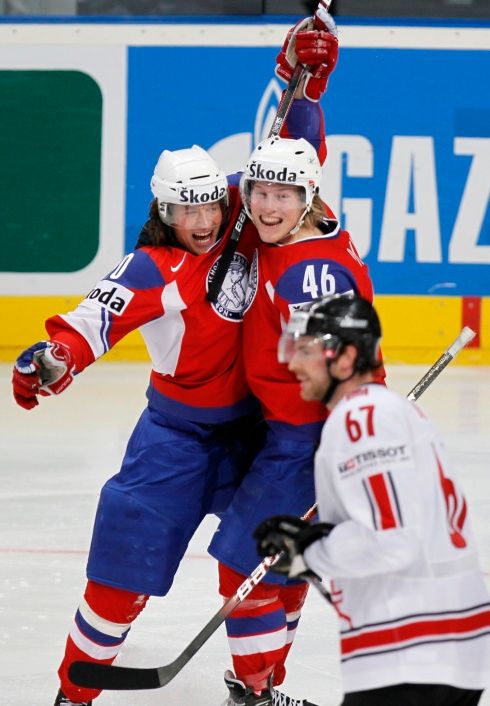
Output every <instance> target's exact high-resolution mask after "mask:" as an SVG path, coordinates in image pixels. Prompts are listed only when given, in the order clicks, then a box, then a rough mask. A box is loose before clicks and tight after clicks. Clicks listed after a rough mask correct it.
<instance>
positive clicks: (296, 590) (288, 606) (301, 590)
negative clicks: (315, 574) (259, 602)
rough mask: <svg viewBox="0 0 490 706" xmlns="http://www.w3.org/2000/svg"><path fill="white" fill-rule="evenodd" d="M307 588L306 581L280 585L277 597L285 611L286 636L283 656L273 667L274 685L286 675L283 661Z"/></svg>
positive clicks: (291, 639)
mask: <svg viewBox="0 0 490 706" xmlns="http://www.w3.org/2000/svg"><path fill="white" fill-rule="evenodd" d="M308 588H309V586H308V584H307V583H294V584H286V585H285V586H281V588H280V590H279V599H280V600H281V601H282V604H283V605H284V610H285V611H286V625H287V637H286V646H285V648H284V652H283V658H282V660H281V661H280V662H278V663H277V664H276V666H275V668H274V686H278V685H279V684H282V683H283V681H284V679H285V677H286V667H285V664H284V663H285V661H286V658H287V656H288V654H289V650H290V649H291V647H292V645H293V640H294V637H295V635H296V628H297V627H298V623H299V619H300V617H301V609H302V607H303V604H304V602H305V600H306V594H307V593H308Z"/></svg>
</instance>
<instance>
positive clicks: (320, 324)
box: [278, 294, 381, 373]
mask: <svg viewBox="0 0 490 706" xmlns="http://www.w3.org/2000/svg"><path fill="white" fill-rule="evenodd" d="M301 336H313V337H314V338H315V339H317V340H320V341H321V342H322V344H323V347H324V348H325V350H326V351H327V352H328V355H327V356H326V357H327V359H332V358H335V357H336V356H337V354H338V353H339V352H340V351H341V350H342V348H343V347H344V346H346V345H347V344H352V345H354V346H355V347H356V348H357V351H358V356H357V360H356V370H357V371H358V372H361V373H363V372H366V371H367V370H374V369H375V368H378V367H379V365H380V360H379V356H378V347H379V341H380V338H381V324H380V322H379V318H378V315H377V313H376V310H375V309H374V307H373V305H372V304H370V302H368V301H367V300H366V299H363V298H362V297H360V296H359V295H357V294H335V295H333V296H328V297H322V298H321V299H315V300H314V301H313V302H311V303H308V304H305V305H303V306H302V307H301V308H299V309H296V310H295V311H293V313H292V315H291V318H290V320H289V322H288V325H287V327H286V330H285V331H284V333H283V335H282V336H281V339H280V341H279V351H278V356H279V360H280V361H281V362H283V363H286V362H289V361H290V360H291V358H292V355H293V353H294V341H295V340H297V339H298V338H300V337H301Z"/></svg>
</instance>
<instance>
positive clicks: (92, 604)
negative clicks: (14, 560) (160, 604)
mask: <svg viewBox="0 0 490 706" xmlns="http://www.w3.org/2000/svg"><path fill="white" fill-rule="evenodd" d="M147 600H148V596H145V595H139V594H138V593H131V592H130V591H123V590H122V589H119V588H113V587H111V586H103V585H102V584H99V583H95V582H94V581H88V583H87V587H86V589H85V594H84V597H83V599H82V601H81V603H80V605H79V607H78V610H77V612H76V615H75V620H74V622H73V625H72V628H71V630H70V633H69V635H68V639H67V641H66V648H65V656H64V658H63V661H62V663H61V665H60V668H59V670H58V675H59V678H60V681H61V689H62V691H63V693H64V694H65V696H67V697H68V698H69V699H70V700H71V701H73V702H74V703H80V702H83V701H90V700H92V699H94V698H95V697H96V696H98V695H99V694H100V690H98V689H85V688H82V687H78V686H76V685H75V684H73V683H72V682H71V681H70V680H69V678H68V669H69V667H70V665H71V664H72V663H73V662H75V661H77V660H82V661H86V662H101V663H102V664H111V663H112V662H113V661H114V659H115V658H116V655H117V654H118V652H119V649H120V647H121V645H122V643H123V642H124V640H125V639H126V635H127V634H128V632H129V629H130V627H131V623H132V622H133V620H134V619H135V618H136V617H137V616H138V615H139V613H140V612H141V611H142V610H143V608H144V607H145V605H146V602H147Z"/></svg>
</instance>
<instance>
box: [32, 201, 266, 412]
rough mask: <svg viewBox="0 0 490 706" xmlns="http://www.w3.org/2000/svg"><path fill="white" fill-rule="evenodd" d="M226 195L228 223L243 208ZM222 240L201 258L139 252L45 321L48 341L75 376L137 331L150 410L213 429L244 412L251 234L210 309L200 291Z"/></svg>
mask: <svg viewBox="0 0 490 706" xmlns="http://www.w3.org/2000/svg"><path fill="white" fill-rule="evenodd" d="M230 191H231V201H232V216H231V223H233V222H234V217H236V216H237V215H238V211H239V208H240V205H241V204H240V198H239V194H238V191H237V189H236V187H232V188H231V189H230ZM226 241H227V237H223V238H221V239H220V240H219V241H218V242H217V243H216V245H215V246H214V247H213V248H212V249H211V250H210V251H209V252H207V253H205V254H202V255H193V254H192V253H190V252H188V251H186V250H183V249H181V248H178V247H173V246H167V245H163V246H158V247H157V246H145V247H142V248H139V249H137V250H135V251H134V252H132V253H130V254H128V255H126V256H125V257H124V258H123V260H122V261H121V262H120V263H119V264H118V265H117V266H116V268H115V269H114V270H113V271H112V272H110V273H109V274H108V275H107V276H106V277H104V279H102V280H101V281H100V282H98V283H97V284H96V285H95V287H92V289H91V290H90V292H89V293H88V294H87V296H86V297H85V299H84V300H83V301H82V302H81V303H80V304H79V305H78V307H77V308H76V309H75V310H74V311H72V312H69V313H67V314H62V315H58V316H54V317H52V318H50V319H48V321H47V322H46V328H47V331H48V333H49V334H50V336H51V338H52V339H56V340H59V341H63V342H64V343H65V344H67V345H68V346H70V348H71V349H72V351H73V352H74V357H75V361H76V369H77V371H80V370H82V369H83V368H84V367H85V366H86V365H88V364H89V363H91V362H93V361H94V360H96V359H97V358H99V357H100V356H102V355H104V353H106V352H107V351H108V350H109V349H110V348H112V347H113V346H114V345H116V343H118V341H120V340H121V339H122V338H123V337H124V336H125V335H127V334H128V333H129V332H130V331H133V330H135V329H139V331H140V333H141V334H142V336H143V339H144V341H145V344H146V347H147V349H148V353H149V355H150V358H151V361H152V366H153V370H152V373H151V380H150V386H149V389H148V398H149V401H150V405H151V406H153V407H155V408H157V409H159V410H161V411H165V412H170V413H172V414H175V415H177V416H183V417H185V418H187V419H190V420H192V421H199V422H209V423H217V422H222V421H228V420H230V419H234V418H236V417H239V416H242V415H243V414H247V413H249V412H250V411H251V409H252V408H253V406H254V405H255V403H254V400H253V399H252V397H251V395H250V392H249V389H248V386H247V384H246V381H245V375H244V370H243V360H242V355H241V331H240V329H241V326H240V324H241V322H242V314H243V305H244V300H245V292H246V289H247V280H248V269H249V262H250V260H251V256H252V253H253V249H254V246H255V244H256V235H255V229H254V228H253V226H251V225H250V224H246V225H245V227H244V233H243V236H242V238H241V240H240V243H239V245H238V248H237V250H236V252H235V254H234V257H233V261H232V263H231V265H230V268H229V270H228V273H227V276H226V278H225V280H224V282H223V285H222V287H221V291H220V293H219V295H218V298H217V301H216V302H215V303H211V302H209V301H207V300H206V292H207V289H208V287H209V283H210V282H211V280H212V278H213V275H214V272H215V270H216V267H217V263H218V261H219V258H220V256H221V254H222V252H223V249H224V247H225V244H226Z"/></svg>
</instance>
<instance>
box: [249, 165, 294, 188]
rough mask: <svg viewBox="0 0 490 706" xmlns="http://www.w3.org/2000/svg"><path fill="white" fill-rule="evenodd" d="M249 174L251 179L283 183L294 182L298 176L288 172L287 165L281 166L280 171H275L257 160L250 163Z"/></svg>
mask: <svg viewBox="0 0 490 706" xmlns="http://www.w3.org/2000/svg"><path fill="white" fill-rule="evenodd" d="M250 176H251V177H252V178H253V179H260V180H261V181H278V182H284V183H286V182H289V183H294V182H295V181H296V180H297V178H298V175H297V173H296V172H290V171H289V170H288V168H287V167H283V168H282V169H281V170H280V171H278V172H276V171H275V170H274V169H270V168H267V167H265V166H264V165H263V164H260V163H259V162H252V164H251V165H250Z"/></svg>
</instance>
